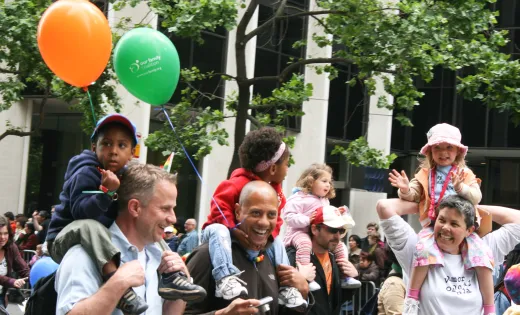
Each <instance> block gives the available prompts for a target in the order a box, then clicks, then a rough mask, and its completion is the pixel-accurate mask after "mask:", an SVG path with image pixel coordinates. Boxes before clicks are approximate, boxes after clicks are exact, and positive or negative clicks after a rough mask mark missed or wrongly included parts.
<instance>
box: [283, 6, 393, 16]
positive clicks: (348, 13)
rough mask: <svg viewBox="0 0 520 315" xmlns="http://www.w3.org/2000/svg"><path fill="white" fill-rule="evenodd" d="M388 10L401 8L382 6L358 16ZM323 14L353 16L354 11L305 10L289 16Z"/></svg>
mask: <svg viewBox="0 0 520 315" xmlns="http://www.w3.org/2000/svg"><path fill="white" fill-rule="evenodd" d="M386 10H399V9H398V8H381V9H377V10H370V11H367V12H360V13H357V14H356V16H358V17H359V16H365V15H366V14H370V13H374V12H380V11H386ZM323 14H334V15H342V16H352V12H348V11H341V10H322V11H304V12H300V13H296V14H291V15H288V16H287V18H295V17H301V16H316V15H323Z"/></svg>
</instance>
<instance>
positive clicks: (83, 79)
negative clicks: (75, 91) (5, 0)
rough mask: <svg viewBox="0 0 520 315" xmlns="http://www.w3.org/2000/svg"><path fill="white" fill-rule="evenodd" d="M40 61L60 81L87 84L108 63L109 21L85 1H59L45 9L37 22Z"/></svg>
mask: <svg viewBox="0 0 520 315" xmlns="http://www.w3.org/2000/svg"><path fill="white" fill-rule="evenodd" d="M37 38H38V47H39V49H40V54H41V55H42V57H43V60H44V61H45V63H46V64H47V66H48V67H49V69H51V71H52V72H54V74H56V75H57V76H58V77H59V78H61V79H62V80H63V81H65V82H67V83H69V84H71V85H74V86H77V87H87V86H89V85H90V84H91V83H92V82H94V81H96V80H97V79H98V78H99V76H100V75H101V73H103V70H104V69H105V67H106V66H107V64H108V60H109V58H110V52H111V51H112V32H111V31H110V26H109V25H108V21H107V19H106V17H105V15H104V14H103V12H101V10H99V9H98V8H97V7H96V6H95V5H94V4H92V3H90V2H89V1H87V0H59V1H57V2H54V3H53V4H52V5H50V6H49V8H47V10H46V11H45V13H44V14H43V15H42V18H41V19H40V24H39V25H38V33H37Z"/></svg>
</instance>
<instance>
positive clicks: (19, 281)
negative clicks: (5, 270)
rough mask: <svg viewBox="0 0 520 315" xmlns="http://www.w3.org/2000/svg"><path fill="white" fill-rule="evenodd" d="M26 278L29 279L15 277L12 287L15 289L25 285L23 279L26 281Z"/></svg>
mask: <svg viewBox="0 0 520 315" xmlns="http://www.w3.org/2000/svg"><path fill="white" fill-rule="evenodd" d="M27 279H29V278H27V277H25V278H21V279H16V280H15V281H14V287H15V288H17V289H20V288H22V287H23V286H24V285H25V281H27Z"/></svg>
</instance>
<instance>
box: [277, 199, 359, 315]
mask: <svg viewBox="0 0 520 315" xmlns="http://www.w3.org/2000/svg"><path fill="white" fill-rule="evenodd" d="M350 224H351V223H350V222H349V221H347V219H346V217H345V216H343V215H342V214H341V213H340V211H339V210H338V208H336V207H334V206H326V207H323V208H318V209H317V210H316V215H315V217H314V219H313V220H312V221H311V228H310V231H309V234H310V237H311V241H312V253H311V263H312V264H313V265H314V266H315V267H316V277H315V279H314V281H316V282H317V283H318V284H319V285H320V287H321V289H320V290H317V291H313V292H312V293H313V295H314V299H315V301H316V302H315V304H314V306H313V307H312V308H311V309H310V311H309V313H308V314H315V315H318V314H319V315H322V314H323V315H325V314H326V315H331V314H332V315H333V314H340V311H341V305H342V304H343V303H344V302H345V301H346V300H347V299H348V298H350V297H351V296H352V294H353V293H354V291H353V290H344V289H343V290H342V288H341V278H342V274H345V275H347V276H349V277H356V276H357V275H358V272H357V270H356V268H355V267H354V266H353V265H352V264H351V263H350V262H349V261H348V259H346V258H345V259H338V260H336V259H335V258H334V254H333V252H334V250H335V249H336V247H337V246H344V245H343V244H342V243H341V238H342V237H343V236H344V235H345V234H346V231H347V227H348V226H349V225H350ZM287 255H288V256H289V260H290V261H291V263H293V264H294V263H295V260H296V250H295V249H294V247H288V248H287Z"/></svg>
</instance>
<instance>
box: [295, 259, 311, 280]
mask: <svg viewBox="0 0 520 315" xmlns="http://www.w3.org/2000/svg"><path fill="white" fill-rule="evenodd" d="M296 267H298V271H299V272H300V273H301V274H302V276H304V277H305V279H306V280H307V281H309V282H311V281H314V278H316V266H314V265H313V264H312V263H310V264H307V265H302V264H300V263H299V262H296Z"/></svg>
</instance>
